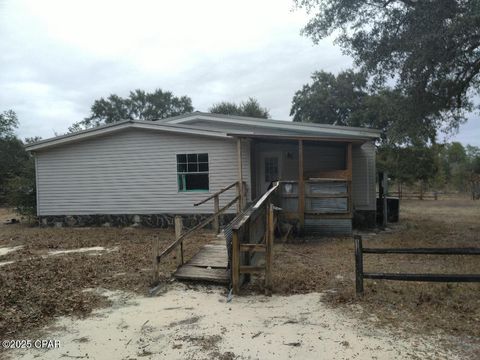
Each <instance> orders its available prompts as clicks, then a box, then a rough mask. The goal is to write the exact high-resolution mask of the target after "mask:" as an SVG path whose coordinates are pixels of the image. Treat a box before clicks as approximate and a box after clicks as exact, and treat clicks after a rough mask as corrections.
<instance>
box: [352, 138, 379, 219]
mask: <svg viewBox="0 0 480 360" xmlns="http://www.w3.org/2000/svg"><path fill="white" fill-rule="evenodd" d="M352 162H353V164H352V167H353V169H352V197H353V206H354V208H355V209H357V210H375V209H376V194H375V174H376V170H375V144H374V143H373V142H366V143H365V144H363V145H362V146H354V147H353V150H352Z"/></svg>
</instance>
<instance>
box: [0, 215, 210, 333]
mask: <svg viewBox="0 0 480 360" xmlns="http://www.w3.org/2000/svg"><path fill="white" fill-rule="evenodd" d="M13 216H14V215H13ZM2 217H3V218H4V219H11V218H12V214H11V213H10V212H9V211H8V210H6V209H1V212H0V218H2ZM156 238H158V239H160V246H161V247H165V248H166V247H167V246H168V245H169V244H170V243H171V242H172V241H173V240H174V238H175V234H174V232H173V231H171V230H165V229H140V228H103V227H100V228H39V227H32V226H29V225H26V224H12V225H5V224H4V222H2V223H1V225H0V309H2V312H0V338H4V337H6V336H7V337H9V338H11V337H12V336H15V337H16V338H18V336H21V335H22V334H25V333H26V332H28V331H29V330H32V329H37V328H39V327H40V326H42V325H45V324H47V323H48V322H50V321H51V320H52V319H53V318H54V317H55V316H59V315H70V314H73V315H77V316H85V315H88V314H89V313H90V312H91V311H92V310H93V309H95V308H97V307H99V306H106V305H108V300H106V299H105V298H104V297H102V296H99V295H97V294H95V293H91V292H85V291H83V290H85V289H89V288H95V287H105V288H108V289H111V290H117V289H121V290H127V291H132V292H135V293H138V294H142V295H145V294H147V293H148V290H149V288H150V286H151V285H152V263H153V255H152V244H153V241H154V239H156ZM210 240H211V234H210V233H209V232H203V233H200V234H199V235H198V236H197V237H196V238H195V241H190V242H189V241H188V240H187V241H186V245H185V254H186V257H187V258H188V257H190V256H192V255H193V254H195V253H196V252H197V251H198V249H199V248H200V246H201V245H203V244H205V243H207V242H208V241H210ZM98 247H103V248H104V249H105V250H103V251H98V250H94V249H95V248H98ZM12 248H14V249H15V250H14V251H11V252H8V253H7V254H5V255H2V252H1V250H2V249H12ZM91 248H93V249H92V251H85V252H72V253H66V254H62V253H57V254H55V252H59V251H63V250H67V251H68V250H73V249H85V250H90V249H91ZM52 253H53V254H52ZM174 270H175V260H174V258H173V257H169V258H168V259H165V261H163V262H162V264H161V278H162V279H163V280H166V279H169V278H170V274H171V273H172V272H173V271H174Z"/></svg>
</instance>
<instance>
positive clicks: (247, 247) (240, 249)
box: [231, 182, 280, 294]
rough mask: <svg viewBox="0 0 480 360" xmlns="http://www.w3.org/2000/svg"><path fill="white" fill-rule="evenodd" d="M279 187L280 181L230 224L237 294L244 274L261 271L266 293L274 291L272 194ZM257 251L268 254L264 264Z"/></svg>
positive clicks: (233, 275)
mask: <svg viewBox="0 0 480 360" xmlns="http://www.w3.org/2000/svg"><path fill="white" fill-rule="evenodd" d="M279 186H280V185H279V183H278V182H277V183H276V184H275V185H274V186H273V187H272V188H271V189H270V190H268V191H267V192H266V193H265V194H264V195H263V196H262V197H261V198H260V199H259V200H258V201H257V202H255V203H254V204H252V205H251V206H250V207H249V208H247V209H246V210H245V212H244V213H243V214H242V216H241V217H239V218H238V219H236V221H234V223H232V224H231V228H232V251H231V272H232V289H233V292H234V293H235V294H238V292H239V290H240V285H241V282H242V276H244V275H247V274H248V275H249V274H252V273H261V272H265V292H266V293H267V294H270V293H271V289H272V263H273V240H274V229H275V208H274V205H273V203H272V197H273V196H274V194H275V192H276V191H277V189H278V188H279ZM258 253H263V254H264V255H265V265H259V264H258V262H259V260H260V259H259V257H258V256H257V255H258Z"/></svg>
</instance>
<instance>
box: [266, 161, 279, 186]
mask: <svg viewBox="0 0 480 360" xmlns="http://www.w3.org/2000/svg"><path fill="white" fill-rule="evenodd" d="M277 180H278V157H266V158H265V182H272V181H277Z"/></svg>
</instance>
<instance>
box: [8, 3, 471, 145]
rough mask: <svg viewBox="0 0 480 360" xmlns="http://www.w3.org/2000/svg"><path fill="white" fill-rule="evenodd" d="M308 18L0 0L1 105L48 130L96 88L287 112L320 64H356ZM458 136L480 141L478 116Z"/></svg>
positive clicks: (76, 114)
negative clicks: (317, 34) (305, 30)
mask: <svg viewBox="0 0 480 360" xmlns="http://www.w3.org/2000/svg"><path fill="white" fill-rule="evenodd" d="M307 19H308V17H307V15H306V14H305V13H303V12H302V11H294V9H293V1H292V0H268V1H267V0H263V1H258V0H243V1H233V0H232V1H229V0H202V1H193V0H190V1H186V0H176V1H171V0H169V1H162V0H152V1H149V0H135V1H123V0H95V1H93V0H92V1H91V0H81V1H74V0H71V1H65V0H42V1H38V0H31V1H26V0H0V52H1V54H2V56H1V57H0V69H1V71H0V111H3V110H6V109H13V110H15V111H16V112H17V114H18V115H19V118H20V122H21V126H20V128H19V131H18V133H19V135H20V136H21V137H30V136H35V135H39V136H42V137H44V138H46V137H50V136H53V135H54V134H55V133H64V132H65V131H66V130H67V128H68V126H69V125H71V124H72V123H73V122H76V121H79V120H82V119H83V118H84V117H85V116H87V115H88V114H89V109H90V106H91V105H92V103H93V101H94V100H95V99H98V98H100V97H102V96H103V97H106V96H108V95H109V94H111V93H116V94H118V95H121V96H126V95H128V92H129V91H130V90H133V89H137V88H140V89H144V90H147V91H151V90H154V89H155V88H161V89H163V90H170V91H172V92H173V93H174V94H175V95H188V96H190V97H191V98H192V100H193V105H194V107H195V109H196V110H200V111H207V109H208V108H209V107H210V106H211V105H212V104H213V103H216V102H219V101H223V100H227V101H235V102H239V101H242V100H246V99H247V98H248V97H250V96H253V97H255V98H257V99H258V100H259V101H260V103H261V104H262V105H263V106H265V107H267V108H268V109H269V110H270V114H271V115H272V117H273V118H275V119H285V120H289V119H290V117H289V111H290V105H291V100H292V97H293V94H294V93H295V91H296V90H298V89H299V88H300V87H301V86H302V85H303V84H304V83H306V82H308V81H309V77H310V74H311V73H312V72H313V71H315V70H320V69H323V70H326V71H331V72H338V71H340V70H343V69H347V68H348V67H350V66H351V64H352V62H351V59H349V58H348V57H346V56H343V55H342V53H341V51H340V49H339V48H338V47H336V46H335V45H334V44H333V41H332V39H326V40H324V41H323V42H322V43H321V44H319V45H313V43H312V42H311V41H310V40H309V39H307V38H305V37H302V36H301V35H300V29H301V28H302V26H303V25H304V24H305V23H306V21H307ZM454 139H456V140H460V141H462V142H463V143H470V144H475V145H477V146H480V126H479V120H478V116H471V117H470V120H469V122H468V123H467V124H466V125H464V126H463V127H462V128H461V130H460V133H459V134H458V135H456V136H455V137H454Z"/></svg>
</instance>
